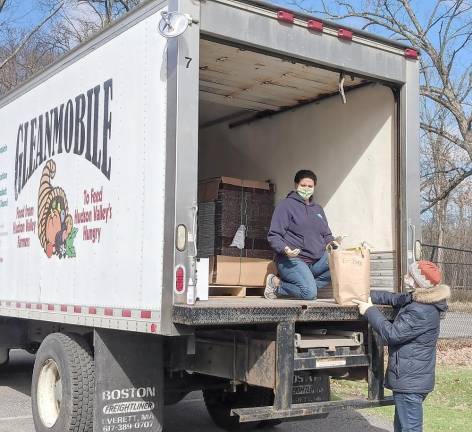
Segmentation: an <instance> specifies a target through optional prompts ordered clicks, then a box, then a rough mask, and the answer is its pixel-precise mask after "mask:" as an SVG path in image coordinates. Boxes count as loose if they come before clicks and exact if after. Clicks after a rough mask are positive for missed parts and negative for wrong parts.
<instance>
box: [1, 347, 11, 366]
mask: <svg viewBox="0 0 472 432" xmlns="http://www.w3.org/2000/svg"><path fill="white" fill-rule="evenodd" d="M9 361H10V349H9V348H0V368H2V367H4V366H6V365H7V364H8V362H9Z"/></svg>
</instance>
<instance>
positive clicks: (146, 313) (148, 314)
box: [141, 310, 151, 319]
mask: <svg viewBox="0 0 472 432" xmlns="http://www.w3.org/2000/svg"><path fill="white" fill-rule="evenodd" d="M141 318H146V319H149V318H151V311H148V310H142V311H141Z"/></svg>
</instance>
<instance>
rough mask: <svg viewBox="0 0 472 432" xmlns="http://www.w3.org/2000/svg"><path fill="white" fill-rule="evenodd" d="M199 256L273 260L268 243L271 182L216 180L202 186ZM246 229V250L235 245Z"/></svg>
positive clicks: (213, 179) (200, 194) (202, 183)
mask: <svg viewBox="0 0 472 432" xmlns="http://www.w3.org/2000/svg"><path fill="white" fill-rule="evenodd" d="M198 201H199V204H198V208H199V211H198V238H197V241H198V255H199V257H202V258H203V257H210V256H214V255H225V256H234V257H246V258H263V259H272V257H273V252H272V249H271V248H270V246H269V243H268V242H267V233H268V231H269V228H270V221H271V219H272V213H273V212H274V190H273V187H272V185H270V184H269V183H267V182H261V181H253V180H241V179H236V178H232V177H216V178H211V179H207V180H202V181H201V182H200V183H199V187H198ZM241 225H244V226H245V227H246V233H245V241H244V248H243V249H238V248H237V247H234V246H231V243H232V241H233V238H234V236H235V234H236V231H237V230H238V228H239V227H240V226H241Z"/></svg>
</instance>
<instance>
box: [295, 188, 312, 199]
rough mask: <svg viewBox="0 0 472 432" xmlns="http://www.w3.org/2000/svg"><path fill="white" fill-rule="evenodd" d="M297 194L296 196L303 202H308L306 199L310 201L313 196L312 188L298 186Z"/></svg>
mask: <svg viewBox="0 0 472 432" xmlns="http://www.w3.org/2000/svg"><path fill="white" fill-rule="evenodd" d="M297 193H298V195H300V196H301V197H302V198H303V199H304V200H308V199H310V198H311V196H312V195H313V188H310V187H303V186H298V187H297Z"/></svg>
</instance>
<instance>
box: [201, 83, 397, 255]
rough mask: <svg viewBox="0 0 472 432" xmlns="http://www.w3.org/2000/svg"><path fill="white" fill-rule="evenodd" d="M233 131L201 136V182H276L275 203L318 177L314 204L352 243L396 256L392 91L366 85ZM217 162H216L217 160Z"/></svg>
mask: <svg viewBox="0 0 472 432" xmlns="http://www.w3.org/2000/svg"><path fill="white" fill-rule="evenodd" d="M346 97H347V104H345V105H344V104H343V103H342V100H341V96H339V98H330V99H327V100H324V101H321V102H320V103H319V104H311V105H308V106H306V107H302V108H299V109H297V110H294V111H288V112H286V113H283V114H279V115H277V116H275V117H273V118H271V117H269V118H267V119H264V120H259V121H256V122H254V123H250V124H248V125H243V126H240V127H237V128H233V129H229V128H228V127H227V124H221V125H217V126H214V127H210V128H207V129H204V130H203V131H202V132H201V134H200V146H201V147H200V166H199V176H200V178H206V177H213V176H220V175H225V176H233V177H240V178H247V179H255V180H267V179H270V180H271V181H272V182H274V183H275V185H276V192H277V197H276V198H277V200H280V199H282V198H284V197H285V196H286V194H287V193H288V192H289V191H290V190H291V189H292V188H293V176H294V175H295V173H296V172H297V171H298V170H299V169H312V170H313V171H314V172H315V173H316V174H317V176H318V185H317V188H316V190H315V196H316V199H317V200H318V201H319V202H320V204H321V205H322V206H323V207H324V208H325V211H326V214H327V217H328V220H329V223H330V226H331V229H332V230H333V232H334V233H335V234H336V235H339V234H347V235H349V237H348V238H347V239H346V244H347V245H358V244H359V243H360V242H362V241H368V242H369V243H370V244H371V245H372V246H373V247H374V249H375V250H377V251H393V250H395V236H396V227H395V214H396V211H397V204H396V199H395V196H396V166H397V165H396V164H397V154H396V145H395V142H396V131H395V121H394V119H395V104H394V99H393V95H392V92H391V90H390V89H388V88H387V87H383V86H374V87H372V86H369V87H364V88H361V89H358V90H355V91H353V92H350V93H348V94H347V95H346ZM216 160H217V161H218V163H215V161H216Z"/></svg>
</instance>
